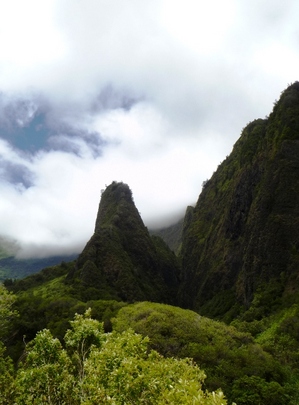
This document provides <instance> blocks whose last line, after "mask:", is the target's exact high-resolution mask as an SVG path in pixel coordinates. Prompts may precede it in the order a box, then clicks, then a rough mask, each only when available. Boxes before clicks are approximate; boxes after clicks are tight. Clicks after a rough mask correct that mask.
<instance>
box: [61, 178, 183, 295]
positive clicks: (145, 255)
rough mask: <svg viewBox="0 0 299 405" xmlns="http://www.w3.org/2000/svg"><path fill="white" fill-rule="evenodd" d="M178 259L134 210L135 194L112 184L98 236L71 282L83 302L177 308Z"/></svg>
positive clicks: (101, 208) (102, 209)
mask: <svg viewBox="0 0 299 405" xmlns="http://www.w3.org/2000/svg"><path fill="white" fill-rule="evenodd" d="M178 273H179V269H178V265H177V259H176V257H175V255H174V254H173V253H172V252H171V251H170V249H169V248H168V247H167V245H166V244H165V243H164V242H163V241H162V240H161V239H160V238H157V237H151V236H150V235H149V232H148V230H147V228H146V227H145V226H144V224H143V222H142V219H141V217H140V215H139V213H138V211H137V209H136V207H135V204H134V202H133V198H132V192H131V190H130V189H129V187H128V186H127V185H126V184H124V183H116V182H113V183H112V184H111V185H110V186H108V187H107V188H106V190H105V191H104V192H103V194H102V198H101V201H100V205H99V210H98V215H97V219H96V225H95V232H94V235H93V236H92V237H91V239H90V241H89V242H88V243H87V245H86V247H85V248H84V250H83V252H82V253H81V255H80V256H79V258H78V260H77V264H76V268H75V269H74V271H73V272H71V273H70V274H69V276H68V281H69V282H71V284H72V285H74V283H75V285H76V283H77V287H76V288H77V289H78V290H80V295H81V297H82V299H84V300H86V299H121V300H124V301H129V302H130V301H131V302H132V301H144V300H151V301H159V302H167V303H175V297H176V292H177V288H178Z"/></svg>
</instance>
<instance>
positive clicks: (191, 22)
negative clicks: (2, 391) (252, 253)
mask: <svg viewBox="0 0 299 405" xmlns="http://www.w3.org/2000/svg"><path fill="white" fill-rule="evenodd" d="M6 3H7V4H2V5H0V27H1V28H0V33H1V35H0V66H1V69H0V189H1V199H0V236H1V237H2V238H4V239H5V240H6V241H7V243H6V248H7V249H8V247H9V249H11V250H12V251H13V252H14V253H15V254H17V255H18V256H19V257H34V256H39V257H41V256H48V255H54V254H55V255H56V254H63V253H73V252H79V251H80V250H81V249H82V248H83V247H84V244H85V243H86V242H87V240H88V239H89V237H90V236H91V235H92V232H93V229H94V222H95V218H96V214H97V209H98V204H99V201H100V195H101V189H103V188H105V185H108V184H110V183H111V182H112V181H114V180H116V181H123V182H126V183H128V184H129V186H130V187H131V189H132V191H133V196H134V200H135V203H136V206H137V208H138V209H139V211H140V213H141V215H142V218H143V220H144V222H145V224H146V225H147V226H148V227H159V226H163V225H165V224H167V223H170V222H171V221H173V220H174V219H175V218H177V217H178V216H180V215H183V213H184V211H185V208H186V206H187V205H189V204H194V203H195V202H196V200H197V198H198V195H199V193H200V190H201V184H202V182H203V181H204V180H206V179H207V178H209V177H210V176H211V174H212V173H213V171H215V170H216V168H217V165H218V164H219V163H220V161H221V160H223V159H224V158H225V156H226V155H227V154H229V153H230V151H231V149H232V147H233V144H234V142H235V141H236V140H237V139H238V137H239V136H240V133H241V130H242V128H243V127H244V126H245V125H246V124H247V123H248V122H249V121H251V120H253V119H255V118H259V117H262V118H263V117H265V116H266V115H268V114H269V113H270V111H271V109H272V105H273V102H274V100H275V99H277V98H279V95H280V92H281V91H282V90H283V89H284V88H285V87H286V86H287V85H288V84H289V83H291V82H293V81H295V80H297V79H298V76H297V75H298V73H297V72H298V67H299V29H298V23H297V22H298V17H299V5H298V3H296V2H295V1H291V0H288V1H286V2H284V3H283V5H282V3H281V2H279V1H274V2H272V3H271V7H270V6H269V2H267V1H266V0H259V1H257V0H254V1H252V2H250V3H248V2H247V1H245V0H241V1H237V0H229V1H227V2H222V1H220V0H213V1H210V2H206V4H204V3H203V2H198V1H195V0H187V1H184V2H181V1H179V0H178V1H169V0H163V1H158V0H153V1H151V2H146V1H143V0H140V1H133V0H129V1H127V2H123V1H121V0H111V1H109V2H104V1H98V0H86V1H83V0H78V1H71V0H66V1H63V2H61V1H58V0H45V1H43V2H39V1H37V0H28V1H26V2H25V3H24V2H22V1H21V0H11V1H10V2H6ZM2 245H3V244H2Z"/></svg>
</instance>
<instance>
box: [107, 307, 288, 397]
mask: <svg viewBox="0 0 299 405" xmlns="http://www.w3.org/2000/svg"><path fill="white" fill-rule="evenodd" d="M112 323H113V329H114V330H116V331H117V332H123V331H125V330H127V329H128V328H132V329H133V330H134V331H135V332H136V333H140V334H142V335H143V336H149V337H150V346H151V347H152V348H154V349H155V350H157V351H158V352H160V353H162V354H163V355H164V356H170V357H173V356H174V357H179V358H185V357H191V358H193V359H194V360H195V361H196V363H197V364H199V365H200V367H201V368H202V369H203V370H204V371H205V373H206V374H207V379H206V381H205V386H206V387H207V388H208V389H209V390H215V389H216V388H217V387H221V388H222V389H223V391H224V392H225V393H226V396H227V398H228V399H229V403H231V401H235V402H236V403H237V404H241V405H247V404H257V405H258V404H269V405H270V404H271V405H273V404H276V405H278V404H290V397H289V394H290V393H291V392H290V391H291V390H290V387H289V385H288V383H287V372H286V369H284V368H283V367H282V366H281V364H280V361H279V360H278V359H275V357H274V356H273V355H272V354H270V353H267V352H266V351H265V350H264V349H263V348H262V346H261V345H260V344H258V343H256V342H255V341H254V339H253V337H252V336H251V335H250V334H249V333H244V332H240V331H238V330H237V329H235V328H234V327H232V326H228V325H225V324H224V323H222V322H218V321H214V320H212V319H209V318H205V317H203V316H200V315H198V314H197V313H195V312H193V311H190V310H184V309H181V308H176V307H172V306H170V305H161V304H156V303H149V302H141V303H137V304H132V305H128V306H125V307H123V308H122V309H120V311H119V312H118V314H117V316H116V318H115V319H114V320H113V321H112ZM246 384H250V387H248V388H247V389H246ZM253 394H254V398H255V399H254V402H251V401H252V396H253Z"/></svg>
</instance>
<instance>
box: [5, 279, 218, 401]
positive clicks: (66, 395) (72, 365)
mask: <svg viewBox="0 0 299 405" xmlns="http://www.w3.org/2000/svg"><path fill="white" fill-rule="evenodd" d="M13 300H14V297H13V296H12V295H11V294H9V293H8V292H7V291H6V290H5V289H4V287H1V290H0V318H1V321H3V323H4V324H6V322H7V320H8V318H9V317H12V316H13V315H15V313H14V312H13V311H12V310H11V306H12V303H13ZM70 324H71V328H70V329H68V330H67V331H66V333H65V335H64V341H63V343H62V342H60V341H59V340H58V339H57V338H54V337H53V336H52V334H51V332H50V331H49V330H48V329H43V330H41V331H40V332H38V333H37V335H36V337H35V338H34V339H33V340H32V341H31V342H30V343H29V344H27V345H26V348H25V355H24V357H23V359H22V360H21V361H20V362H19V364H18V367H17V369H16V371H15V372H14V370H13V367H12V362H11V361H10V360H9V358H6V357H5V356H4V355H3V347H2V346H1V347H0V371H1V373H0V392H1V397H0V404H13V403H15V404H20V405H42V404H57V405H58V404H69V405H76V404H85V405H92V404H100V403H103V404H108V403H111V404H126V403H128V404H140V403H145V404H182V403H188V404H201V405H205V404H206V405H217V404H218V405H225V404H226V400H225V399H224V397H223V393H222V391H220V390H218V391H217V392H211V393H210V392H208V391H207V390H203V389H202V383H203V381H204V379H205V374H204V372H203V371H202V370H200V369H199V367H198V366H196V364H194V363H193V362H192V361H191V360H189V359H175V358H164V357H162V356H161V355H160V354H158V353H157V352H155V351H153V350H149V349H148V338H143V337H142V336H141V335H138V334H136V333H134V332H133V331H132V330H127V331H124V332H123V333H117V332H112V333H109V334H105V333H104V330H103V325H102V324H101V323H100V322H98V321H96V320H94V319H91V310H90V309H89V310H87V311H86V312H85V314H84V315H79V314H76V315H75V319H74V320H73V321H71V322H70Z"/></svg>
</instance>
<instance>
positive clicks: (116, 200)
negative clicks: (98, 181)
mask: <svg viewBox="0 0 299 405" xmlns="http://www.w3.org/2000/svg"><path fill="white" fill-rule="evenodd" d="M128 211H130V213H131V214H132V213H134V214H135V216H136V215H137V217H139V221H138V222H139V225H140V221H141V218H140V216H139V213H138V211H137V209H136V207H135V204H134V201H133V196H132V191H131V190H130V188H129V186H128V185H127V184H125V183H122V182H116V181H113V182H112V183H111V184H110V185H109V186H107V187H106V189H105V190H104V191H103V192H102V196H101V201H100V204H99V210H98V215H97V219H96V224H95V232H97V231H98V230H99V229H101V228H103V227H107V226H109V225H111V224H114V225H116V224H119V223H120V222H122V221H123V220H125V219H126V215H128ZM120 217H121V220H122V221H120ZM141 222H142V221H141Z"/></svg>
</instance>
